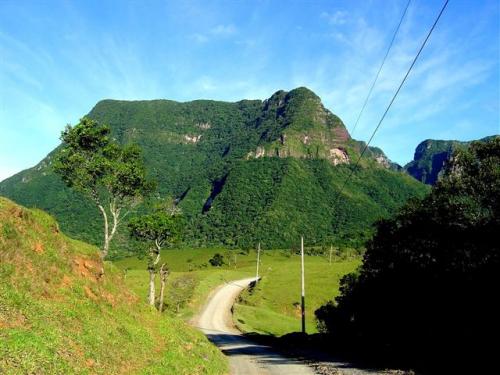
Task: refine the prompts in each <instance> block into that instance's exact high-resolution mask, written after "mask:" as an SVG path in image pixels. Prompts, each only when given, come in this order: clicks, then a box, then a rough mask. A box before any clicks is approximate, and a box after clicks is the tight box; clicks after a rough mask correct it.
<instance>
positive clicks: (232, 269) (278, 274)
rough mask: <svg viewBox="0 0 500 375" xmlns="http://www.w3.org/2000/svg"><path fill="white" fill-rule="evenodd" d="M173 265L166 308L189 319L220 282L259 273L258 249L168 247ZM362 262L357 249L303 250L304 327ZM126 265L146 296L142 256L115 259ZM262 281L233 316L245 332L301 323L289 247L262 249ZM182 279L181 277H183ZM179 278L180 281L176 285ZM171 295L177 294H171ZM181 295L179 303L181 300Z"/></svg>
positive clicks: (296, 260)
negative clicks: (329, 254) (213, 261)
mask: <svg viewBox="0 0 500 375" xmlns="http://www.w3.org/2000/svg"><path fill="white" fill-rule="evenodd" d="M216 253H219V254H222V255H224V259H225V261H226V264H224V265H223V266H221V267H212V266H210V265H209V263H208V260H209V259H210V258H211V257H213V255H214V254H216ZM161 262H165V263H167V264H168V266H169V268H170V270H171V271H172V273H171V275H170V276H169V279H168V281H167V288H166V289H167V290H166V293H167V298H166V303H167V308H168V311H169V313H170V315H174V316H177V317H181V318H183V319H186V320H187V319H191V318H192V317H193V316H195V314H196V313H197V312H198V311H199V310H200V309H201V308H202V306H203V304H204V303H205V301H206V299H207V297H208V295H209V294H210V292H211V291H212V290H214V289H215V288H216V287H217V286H219V285H221V284H223V283H225V282H229V281H233V280H237V279H241V278H245V277H252V276H254V275H255V271H256V270H255V266H256V251H254V250H252V251H249V252H243V251H240V250H230V251H228V250H225V249H221V248H207V249H190V248H185V249H171V250H170V249H167V250H163V251H162V260H161ZM360 264H361V258H360V257H359V255H358V256H355V255H344V256H342V255H340V256H338V255H337V256H336V257H335V258H334V259H333V261H332V263H331V264H330V263H329V261H328V259H327V258H326V257H324V256H320V255H306V256H305V279H306V328H307V332H308V333H315V332H317V329H316V322H315V319H314V311H315V310H316V309H317V308H318V307H320V306H321V305H322V304H324V303H325V302H327V301H328V300H331V299H332V298H334V297H335V296H337V295H338V293H339V290H338V288H339V281H340V279H341V278H342V276H343V275H345V274H347V273H349V272H352V271H354V270H355V269H356V268H357V267H358V266H359V265H360ZM115 265H116V266H117V267H119V268H121V269H123V270H126V275H127V276H126V279H125V281H126V284H127V286H128V287H129V288H131V289H132V290H133V291H134V292H136V293H137V295H139V296H140V297H141V298H143V299H144V300H145V298H146V293H147V282H148V276H147V271H146V261H145V260H144V259H142V260H141V259H137V258H126V259H122V260H119V261H116V262H115ZM259 274H260V276H261V277H262V279H261V281H260V282H259V283H258V284H257V286H256V287H255V288H252V289H250V290H245V291H244V292H243V293H242V294H241V296H240V298H239V300H238V301H237V303H236V304H235V306H234V322H235V324H236V326H237V327H238V328H239V329H240V330H241V331H243V332H256V333H262V334H271V335H275V336H281V335H284V334H286V333H290V332H297V331H300V329H301V318H300V292H301V283H300V256H298V255H297V254H295V253H292V252H291V251H286V250H264V251H262V252H261V263H260V271H259ZM183 279H191V280H192V284H194V285H193V286H192V288H187V289H186V291H185V293H184V295H183V294H182V292H181V293H180V295H179V291H178V290H177V291H176V289H178V285H183V283H182V280H183ZM179 280H180V281H179ZM176 283H177V285H176ZM172 299H173V300H172ZM179 299H182V301H181V303H180V304H178V300H179Z"/></svg>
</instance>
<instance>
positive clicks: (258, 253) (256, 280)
mask: <svg viewBox="0 0 500 375" xmlns="http://www.w3.org/2000/svg"><path fill="white" fill-rule="evenodd" d="M259 263H260V242H259V245H258V246H257V272H256V274H255V283H256V284H257V282H258V281H259Z"/></svg>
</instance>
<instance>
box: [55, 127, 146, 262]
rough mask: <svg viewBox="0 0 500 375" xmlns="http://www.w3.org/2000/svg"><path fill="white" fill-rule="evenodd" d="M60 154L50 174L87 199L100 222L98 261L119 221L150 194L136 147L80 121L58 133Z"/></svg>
mask: <svg viewBox="0 0 500 375" xmlns="http://www.w3.org/2000/svg"><path fill="white" fill-rule="evenodd" d="M61 140H62V142H63V144H62V148H61V150H60V151H59V152H58V154H57V155H56V158H55V161H54V166H53V168H54V171H55V172H56V173H58V174H59V175H60V176H61V178H62V180H63V181H64V183H65V184H66V185H67V186H69V187H70V188H73V189H74V190H76V191H78V192H80V193H83V194H84V195H85V196H87V197H89V198H90V199H91V200H92V201H93V202H94V203H95V204H96V205H97V207H98V208H99V211H100V212H101V214H102V217H103V220H104V244H103V247H102V250H101V257H102V258H103V259H104V258H105V257H106V256H107V255H108V252H109V244H110V242H111V240H112V239H113V237H114V235H115V233H116V230H117V228H118V226H119V225H120V223H121V222H122V220H123V219H124V218H125V217H126V216H127V215H128V214H129V212H130V209H131V208H132V207H134V206H136V205H137V204H138V203H139V202H140V201H141V200H142V198H143V197H145V196H147V195H148V194H150V193H151V192H152V191H153V188H154V184H153V183H152V182H151V181H149V180H148V179H147V178H146V169H145V166H144V163H143V160H142V157H141V150H140V149H139V147H138V146H135V145H127V146H120V145H118V143H116V142H115V141H114V140H113V139H112V138H111V137H110V128H109V127H108V126H102V125H100V124H99V123H97V122H96V121H94V120H91V119H89V118H83V119H81V120H80V123H79V124H78V125H76V126H74V127H72V126H70V125H68V126H67V127H66V129H65V130H64V131H63V132H62V135H61Z"/></svg>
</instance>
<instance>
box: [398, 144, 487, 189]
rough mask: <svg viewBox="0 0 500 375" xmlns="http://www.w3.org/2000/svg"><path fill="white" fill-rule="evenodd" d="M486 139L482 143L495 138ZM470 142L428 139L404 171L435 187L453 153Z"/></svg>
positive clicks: (419, 146) (417, 150)
mask: <svg viewBox="0 0 500 375" xmlns="http://www.w3.org/2000/svg"><path fill="white" fill-rule="evenodd" d="M494 137H495V136H494V135H493V136H490V137H485V138H483V139H481V141H486V140H488V139H491V138H494ZM471 142H473V141H470V142H460V141H442V140H434V139H426V140H425V141H423V142H421V143H420V144H419V145H418V146H417V148H416V149H415V156H414V157H413V160H412V161H411V162H409V163H408V164H406V165H405V166H404V169H405V170H406V171H407V172H408V173H409V174H410V175H411V176H413V177H415V178H416V179H417V180H418V181H421V182H423V183H425V184H428V185H435V184H436V182H437V180H438V178H439V176H440V175H441V173H442V171H443V169H444V166H445V164H446V162H447V161H449V159H450V157H451V155H452V154H453V152H454V151H455V150H456V149H458V148H464V147H465V148H466V147H468V146H469V145H470V143H471Z"/></svg>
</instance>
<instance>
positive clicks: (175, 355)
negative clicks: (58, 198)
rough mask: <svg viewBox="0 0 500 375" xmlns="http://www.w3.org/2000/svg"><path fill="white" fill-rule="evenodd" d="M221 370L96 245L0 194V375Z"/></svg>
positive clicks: (199, 339)
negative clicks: (133, 287) (66, 232)
mask: <svg viewBox="0 0 500 375" xmlns="http://www.w3.org/2000/svg"><path fill="white" fill-rule="evenodd" d="M102 270H104V275H103V273H102ZM227 372H228V367H227V359H226V358H225V357H224V356H223V354H222V353H221V352H220V351H219V350H218V349H217V348H215V347H214V346H213V345H212V344H210V343H209V342H208V340H207V339H206V337H205V336H204V335H203V334H201V333H200V332H198V331H197V330H195V329H193V328H192V327H189V326H188V325H187V324H186V323H185V322H183V321H182V320H181V319H175V318H173V317H172V316H169V315H168V314H163V315H161V314H159V313H158V312H157V311H156V310H154V309H152V308H150V307H149V306H147V305H146V304H144V303H143V302H142V301H140V300H139V299H138V298H137V296H136V295H135V294H134V293H132V292H131V291H130V290H129V289H128V288H127V287H126V286H125V285H124V275H123V272H121V271H120V270H119V269H118V268H117V267H116V266H115V265H113V264H112V263H110V262H105V263H104V264H103V263H102V262H101V260H100V258H99V256H98V250H97V248H95V247H94V246H91V245H88V244H85V243H83V242H80V241H76V240H73V239H70V238H68V237H66V236H65V235H64V234H62V233H61V232H60V231H59V226H58V225H57V223H56V222H55V221H54V220H53V219H52V218H51V217H50V216H49V215H47V214H46V213H44V212H42V211H39V210H28V209H25V208H22V207H20V206H18V205H15V204H14V203H12V202H10V201H8V200H7V199H4V198H1V197H0V374H6V375H10V374H12V375H17V374H167V373H168V374H186V375H193V374H214V375H215V374H225V373H227Z"/></svg>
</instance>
